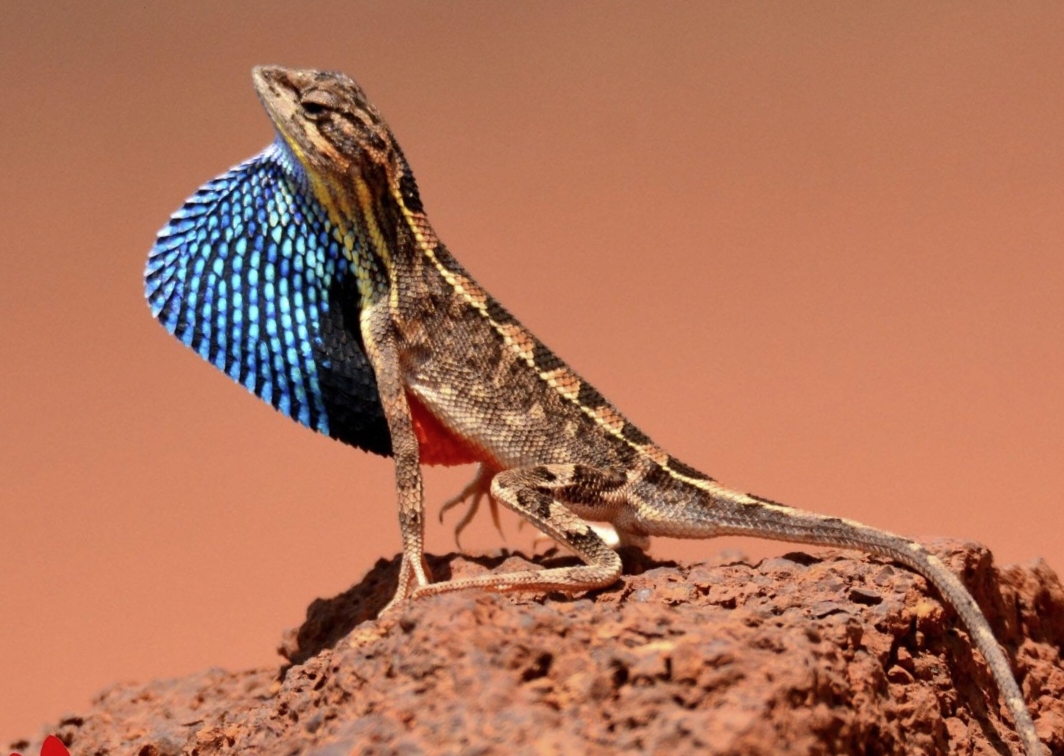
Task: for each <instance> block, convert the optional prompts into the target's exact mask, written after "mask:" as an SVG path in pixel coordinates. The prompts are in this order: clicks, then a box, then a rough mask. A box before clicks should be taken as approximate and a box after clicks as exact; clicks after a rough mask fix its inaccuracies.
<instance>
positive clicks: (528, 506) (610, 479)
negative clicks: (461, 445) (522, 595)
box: [414, 464, 626, 597]
mask: <svg viewBox="0 0 1064 756" xmlns="http://www.w3.org/2000/svg"><path fill="white" fill-rule="evenodd" d="M625 483H626V479H625V476H624V475H623V474H618V473H613V472H610V471H604V470H599V469H597V468H593V467H587V466H584V465H561V464H559V465H540V466H537V467H526V468H518V469H511V470H503V471H502V472H500V473H499V474H498V475H496V476H495V478H494V479H493V480H492V483H491V497H492V498H493V499H494V500H495V501H498V502H501V503H502V504H503V505H505V506H507V507H509V508H510V509H512V510H513V511H514V512H516V513H517V514H519V515H521V516H522V517H523V518H525V519H526V520H528V521H529V522H531V523H532V524H533V525H535V526H536V527H537V528H539V529H540V530H541V531H543V532H544V533H546V534H547V535H548V536H550V537H551V538H553V539H554V540H556V541H557V542H558V543H560V544H561V545H563V546H565V547H567V548H568V549H570V550H571V551H573V552H574V553H575V554H576V555H577V556H578V557H580V558H581V559H582V560H583V561H584V563H585V564H583V565H580V566H577V567H554V568H550V569H546V570H522V571H518V572H510V573H504V574H494V575H481V576H478V577H474V578H463V579H460V580H450V581H446V582H442V583H433V584H432V585H427V586H419V587H418V588H416V589H415V590H414V596H415V597H421V596H431V595H435V594H437V593H449V592H451V591H461V590H467V589H470V588H484V589H488V590H495V591H518V590H524V591H550V590H561V591H569V592H574V591H584V590H589V589H591V588H601V587H602V586H606V585H609V584H610V583H613V582H614V581H616V580H617V578H619V577H620V575H621V558H620V557H619V556H618V555H617V552H616V551H614V550H613V549H612V548H610V546H609V545H608V544H607V543H606V542H605V541H603V539H602V538H601V537H600V536H599V534H598V533H597V532H596V531H595V529H594V528H592V526H591V524H590V523H588V522H587V521H585V520H584V519H582V518H581V517H580V516H578V515H577V514H576V513H575V512H574V511H573V510H574V509H576V510H578V511H579V512H580V513H581V514H582V515H584V516H587V517H589V518H591V519H595V520H611V519H613V518H614V517H615V516H616V514H617V512H618V511H619V510H620V505H621V502H622V501H623V500H622V498H621V496H620V493H619V491H620V489H621V488H622V487H623V486H624V485H625Z"/></svg>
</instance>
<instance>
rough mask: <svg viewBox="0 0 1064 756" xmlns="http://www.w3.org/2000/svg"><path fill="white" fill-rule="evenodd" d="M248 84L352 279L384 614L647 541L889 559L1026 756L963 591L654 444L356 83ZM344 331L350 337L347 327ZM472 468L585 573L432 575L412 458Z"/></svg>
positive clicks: (942, 569)
mask: <svg viewBox="0 0 1064 756" xmlns="http://www.w3.org/2000/svg"><path fill="white" fill-rule="evenodd" d="M254 82H255V88H256V90H257V91H258V94H259V97H260V99H261V100H262V102H263V104H264V106H265V108H266V110H267V112H268V113H269V115H270V118H271V119H272V120H273V123H274V126H275V127H276V130H277V133H278V135H279V137H280V139H281V141H282V142H283V144H284V145H285V147H286V148H287V149H288V150H289V151H290V153H291V155H292V156H293V158H294V160H295V161H298V163H299V165H300V166H301V167H302V169H303V171H305V174H306V177H307V184H308V186H307V189H308V190H309V191H310V192H311V193H312V194H313V196H314V199H315V200H316V201H317V202H318V203H320V206H321V207H323V208H325V210H326V212H327V214H328V219H329V221H330V222H331V224H332V229H331V230H332V233H333V235H334V237H335V239H336V240H337V241H338V242H340V243H342V245H343V254H344V255H345V256H346V258H347V260H348V261H349V263H350V266H351V269H352V270H353V271H354V274H355V275H356V276H357V291H358V299H359V302H358V306H357V312H358V326H357V327H358V329H359V333H360V337H361V343H362V345H363V346H364V353H365V357H366V358H368V361H369V364H370V366H371V367H372V372H373V375H374V376H375V378H376V383H377V390H378V393H379V397H380V406H381V408H382V409H383V413H384V417H385V419H386V421H387V428H388V432H389V433H390V436H391V450H392V455H393V457H394V460H395V475H396V489H397V492H398V506H399V524H400V528H401V532H402V540H403V559H402V567H401V571H400V580H399V587H398V590H397V592H396V595H395V597H394V599H393V600H392V602H391V603H390V604H389V607H388V608H392V607H394V606H395V605H396V604H398V603H399V602H402V601H404V600H406V599H409V598H412V597H419V596H426V595H432V594H436V593H444V592H448V591H457V590H467V589H472V588H480V589H487V590H495V591H511V590H564V591H581V590H586V589H589V588H595V587H600V586H605V585H609V584H610V583H612V582H614V581H616V580H617V579H618V577H619V576H620V574H621V562H620V559H619V558H618V556H617V554H616V552H615V551H614V550H613V549H612V548H610V547H609V546H608V545H607V544H606V543H605V542H604V541H603V540H602V538H601V537H600V536H599V535H598V534H597V533H596V531H595V530H593V529H592V528H591V526H590V524H589V523H590V522H592V521H594V522H606V523H610V524H611V525H612V526H613V528H614V529H615V530H616V532H617V534H618V536H619V539H620V542H621V543H622V544H630V545H636V546H640V547H645V546H646V545H647V544H648V543H649V539H650V537H651V536H670V537H673V538H711V537H713V536H718V535H748V536H757V537H762V538H772V539H778V540H783V541H791V542H799V543H810V544H822V545H829V546H842V547H845V548H852V549H859V550H863V551H867V552H872V553H875V554H880V555H883V556H886V557H889V558H891V559H894V560H897V561H898V562H901V563H902V564H905V565H907V566H908V567H910V568H911V569H913V570H915V571H916V572H918V573H920V574H921V575H923V576H924V577H925V578H927V579H928V580H929V581H930V582H931V583H932V584H933V585H934V586H935V588H936V589H937V590H938V591H939V593H940V594H941V595H942V597H943V598H944V599H945V600H946V601H947V602H948V603H949V604H950V605H951V606H953V608H954V609H955V610H956V612H957V614H958V615H959V616H960V618H961V621H962V622H963V623H964V625H965V626H966V628H967V629H968V631H969V633H970V635H971V638H972V641H973V643H974V645H975V646H976V647H977V648H978V649H979V651H980V652H981V653H982V654H983V656H984V658H985V659H986V660H987V662H988V664H989V666H990V669H991V670H992V672H993V675H994V678H995V680H996V681H997V685H998V689H999V691H1000V693H1001V695H1002V697H1003V698H1004V700H1005V703H1006V705H1007V707H1008V709H1009V712H1010V715H1011V716H1012V719H1013V721H1014V722H1015V725H1016V729H1017V732H1018V734H1019V737H1020V740H1021V741H1022V743H1023V746H1024V748H1025V751H1026V753H1027V754H1029V756H1037V755H1038V754H1042V753H1044V751H1043V748H1042V745H1041V743H1040V742H1039V740H1038V738H1037V736H1036V734H1035V730H1034V725H1033V723H1032V721H1031V717H1030V715H1029V713H1028V711H1027V708H1026V705H1025V703H1024V699H1023V696H1022V694H1021V692H1020V688H1019V686H1018V685H1017V683H1016V679H1015V677H1014V676H1013V673H1012V670H1011V667H1010V665H1009V661H1008V659H1007V658H1006V656H1005V654H1004V653H1003V652H1002V650H1001V648H1000V647H999V646H998V644H997V642H996V640H995V638H994V635H993V633H992V631H991V629H990V626H989V625H988V623H987V621H986V619H985V617H984V616H983V614H982V612H981V611H980V609H979V607H978V605H977V604H976V603H975V601H974V600H973V599H972V597H971V595H970V594H969V593H968V591H967V590H966V589H965V587H964V586H963V585H962V584H961V582H960V581H959V580H958V579H957V578H956V577H955V576H954V575H953V574H952V573H951V572H950V571H949V570H948V569H947V568H946V566H945V565H944V564H943V563H942V562H941V561H940V560H939V559H938V558H937V557H935V556H934V555H933V554H931V553H930V552H928V551H927V550H925V549H924V548H923V547H922V546H920V545H919V544H917V543H916V542H914V541H912V540H909V539H907V538H903V537H901V536H897V535H893V534H891V533H887V532H884V531H881V530H877V529H874V528H870V527H867V526H865V525H862V524H860V523H857V522H853V521H850V520H845V519H841V518H838V517H829V516H826V515H820V514H816V513H813V512H805V511H801V510H797V509H792V508H790V507H786V506H783V505H781V504H778V503H776V502H773V501H770V500H768V499H764V498H761V497H758V496H754V495H751V494H745V493H741V492H739V491H735V490H732V489H729V488H726V487H725V486H723V485H721V484H720V483H718V482H716V481H715V480H713V479H712V478H710V477H709V476H707V475H704V474H702V473H701V472H699V471H697V470H695V469H694V468H692V467H690V466H688V465H686V464H684V463H683V462H680V461H679V460H677V459H676V458H675V457H672V456H670V455H669V454H668V453H666V452H665V451H664V450H662V449H661V448H660V447H658V446H657V445H655V444H654V443H653V442H652V441H651V440H650V439H649V438H648V437H647V436H646V435H645V434H643V433H642V432H641V431H640V430H639V429H638V428H636V427H635V426H634V425H632V423H630V422H629V421H628V420H627V419H625V417H624V416H623V415H621V413H620V412H618V411H617V409H615V408H614V407H613V406H612V405H610V404H609V402H607V401H606V400H605V399H604V398H603V397H602V395H601V394H599V393H598V392H597V391H596V390H595V389H594V388H592V387H591V386H590V385H589V384H588V383H587V382H586V381H584V380H583V379H582V378H580V377H579V376H577V375H576V374H575V373H574V372H573V371H572V370H571V369H569V367H568V366H566V364H565V363H563V362H562V361H561V360H560V359H558V358H557V357H556V356H555V355H554V354H553V353H552V352H551V351H550V350H549V349H547V348H546V347H545V346H544V345H543V344H542V343H541V342H540V341H538V340H537V339H536V338H535V337H534V336H533V335H532V334H531V333H529V332H528V331H527V330H526V329H525V328H524V327H522V326H521V324H520V323H518V322H517V320H516V319H514V317H513V316H511V315H510V313H508V312H507V311H506V310H505V309H504V308H503V307H502V306H500V305H499V304H498V303H497V302H496V301H495V300H494V299H493V298H492V297H491V296H490V295H489V294H488V293H487V292H485V291H484V290H483V289H482V288H481V287H480V286H479V285H478V284H477V283H476V282H475V281H474V280H473V278H472V277H471V276H470V275H469V273H467V272H466V271H465V270H464V269H463V268H462V266H461V265H459V263H458V262H457V261H456V260H455V259H454V258H453V257H452V256H451V254H450V253H449V252H448V251H447V249H446V248H445V247H444V246H443V245H442V244H441V243H440V241H439V239H438V238H437V236H436V233H435V232H434V231H433V229H432V226H431V225H430V224H429V221H428V219H427V217H426V215H425V212H424V209H423V207H422V204H421V199H420V197H419V195H418V190H417V185H416V183H415V181H414V177H413V174H412V172H411V170H410V167H409V165H408V164H407V162H406V159H405V158H404V156H403V153H402V151H401V150H400V148H399V145H398V144H397V143H396V141H395V138H394V137H393V136H392V133H391V130H390V129H389V128H388V126H387V125H386V124H385V122H384V120H383V119H382V118H381V116H380V114H379V113H378V112H377V110H376V108H374V107H373V105H372V104H370V103H369V101H368V100H367V99H366V96H365V94H364V93H363V92H362V90H361V89H360V88H359V87H358V85H357V84H356V83H355V82H354V81H352V80H351V79H349V78H348V77H346V76H344V75H342V74H338V73H322V72H316V71H298V70H289V69H284V68H278V67H260V68H256V69H255V72H254ZM352 327H353V326H352ZM460 462H477V463H480V465H481V468H480V470H481V472H480V473H478V476H477V478H476V479H475V480H474V481H473V483H472V484H471V485H470V486H469V487H468V488H467V489H466V491H465V492H463V494H462V495H461V496H460V497H458V499H456V500H454V501H460V500H462V499H464V498H466V497H467V496H470V497H473V501H474V504H473V506H474V507H475V506H476V502H477V497H478V496H480V497H483V495H484V494H490V499H489V501H490V502H491V504H492V506H493V507H494V506H495V504H496V503H501V504H502V505H503V506H506V507H508V508H510V509H512V510H513V511H515V512H517V513H518V514H519V515H520V516H522V517H524V518H525V519H527V520H528V521H530V522H531V523H533V524H534V525H535V526H536V527H537V528H539V529H540V530H541V531H542V532H543V533H545V534H547V535H549V536H550V537H552V538H554V539H555V540H557V541H558V542H560V543H561V544H563V545H564V546H566V547H568V548H569V549H571V550H572V551H573V552H575V553H576V554H577V555H578V556H579V557H580V559H581V560H582V561H583V564H582V565H580V566H576V567H558V568H552V569H544V570H540V571H521V572H514V573H509V574H501V575H499V574H493V575H484V576H480V577H475V578H467V579H462V580H452V581H447V582H436V583H434V582H433V581H432V578H431V575H430V574H429V571H428V568H427V566H426V564H425V559H424V507H423V501H422V483H421V472H420V466H419V465H420V464H421V463H431V464H454V463H460Z"/></svg>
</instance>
